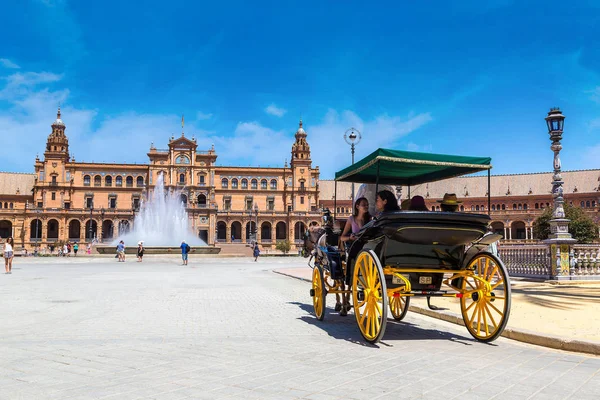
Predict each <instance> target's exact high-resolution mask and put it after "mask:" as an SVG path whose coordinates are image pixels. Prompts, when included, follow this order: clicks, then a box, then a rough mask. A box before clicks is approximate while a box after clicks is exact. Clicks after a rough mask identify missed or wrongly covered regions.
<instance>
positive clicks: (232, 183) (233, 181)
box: [231, 178, 238, 189]
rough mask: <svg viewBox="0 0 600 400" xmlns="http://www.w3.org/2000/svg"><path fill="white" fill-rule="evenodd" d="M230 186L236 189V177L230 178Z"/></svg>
mask: <svg viewBox="0 0 600 400" xmlns="http://www.w3.org/2000/svg"><path fill="white" fill-rule="evenodd" d="M231 188H232V189H237V188H238V180H237V179H236V178H233V179H232V180H231Z"/></svg>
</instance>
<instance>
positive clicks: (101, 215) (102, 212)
mask: <svg viewBox="0 0 600 400" xmlns="http://www.w3.org/2000/svg"><path fill="white" fill-rule="evenodd" d="M104 212H105V211H104V207H102V208H101V209H100V243H102V242H104Z"/></svg>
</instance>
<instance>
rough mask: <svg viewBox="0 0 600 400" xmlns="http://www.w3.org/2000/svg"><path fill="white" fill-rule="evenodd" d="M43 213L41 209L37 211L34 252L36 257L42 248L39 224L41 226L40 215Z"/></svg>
mask: <svg viewBox="0 0 600 400" xmlns="http://www.w3.org/2000/svg"><path fill="white" fill-rule="evenodd" d="M41 212H42V210H40V209H39V208H36V209H35V252H34V255H36V256H37V255H38V252H39V248H40V237H39V232H40V228H39V224H40V213H41Z"/></svg>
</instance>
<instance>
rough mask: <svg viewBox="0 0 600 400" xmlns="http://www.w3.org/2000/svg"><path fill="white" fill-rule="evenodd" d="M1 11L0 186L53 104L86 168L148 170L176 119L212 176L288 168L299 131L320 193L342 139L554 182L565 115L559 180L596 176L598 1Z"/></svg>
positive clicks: (109, 4)
mask: <svg viewBox="0 0 600 400" xmlns="http://www.w3.org/2000/svg"><path fill="white" fill-rule="evenodd" d="M194 3H197V4H194ZM455 3H456V4H455ZM482 3H485V4H482ZM140 4H141V3H140ZM3 14H4V15H8V16H10V18H5V19H4V20H3V23H2V24H1V25H0V35H1V37H2V38H3V41H2V45H1V46H0V136H1V138H2V139H1V143H2V144H1V148H2V154H3V157H2V159H1V160H0V170H3V171H22V172H29V171H32V169H33V161H34V159H35V155H36V153H39V154H40V155H41V154H42V153H43V150H44V144H45V140H46V137H47V135H48V134H49V133H50V124H51V123H52V121H53V120H54V118H55V113H56V107H57V105H58V104H59V103H60V104H61V106H62V110H63V120H64V121H65V123H66V125H67V135H68V137H69V140H70V148H71V152H72V153H73V154H74V156H75V158H76V159H77V160H78V161H96V162H101V161H103V162H112V161H116V162H125V161H126V162H130V163H133V162H138V163H140V162H142V163H143V162H146V161H147V156H146V153H147V150H148V148H149V146H150V143H151V142H154V143H155V145H156V147H158V148H166V147H167V142H168V139H169V137H170V136H171V135H173V134H174V135H176V136H179V135H180V134H181V126H180V120H181V115H182V114H185V120H186V127H185V131H186V135H187V136H191V135H194V136H195V137H196V138H197V140H198V144H199V147H200V148H201V149H208V148H209V147H210V146H211V145H212V144H214V145H215V149H216V151H217V154H218V156H219V158H218V162H219V164H221V165H241V166H245V165H263V166H266V165H270V166H281V165H283V162H284V160H285V159H286V158H287V159H288V160H289V155H290V149H291V145H292V143H293V134H294V132H295V130H296V128H297V126H298V120H299V118H300V116H301V117H302V119H303V121H304V127H305V129H306V131H307V133H308V141H309V144H310V145H311V149H312V153H313V160H314V162H313V163H314V164H315V165H319V166H320V168H321V171H322V173H321V177H322V178H323V179H327V178H331V177H332V176H333V173H334V172H335V171H336V170H339V169H342V168H344V167H345V166H347V165H348V164H349V162H350V149H349V147H348V146H347V145H346V144H345V142H344V141H343V134H344V131H345V130H346V129H348V128H349V127H351V126H354V127H356V128H358V129H359V130H360V131H361V132H362V133H363V140H362V141H361V143H360V144H359V145H358V146H357V157H361V156H364V155H367V154H369V153H370V152H372V151H373V150H374V149H376V148H377V147H389V148H396V149H404V150H413V151H428V152H436V153H450V154H461V155H481V156H490V157H492V162H493V164H494V170H493V172H494V173H495V174H500V173H524V172H537V171H548V170H550V169H551V168H552V153H551V151H550V149H549V146H550V140H549V139H548V135H547V130H546V129H545V123H544V117H545V116H546V113H547V111H548V110H549V109H550V107H554V106H559V107H561V109H562V110H563V113H564V114H565V115H566V117H567V119H566V121H565V135H564V140H563V151H562V153H561V158H562V162H563V169H569V170H571V169H586V168H600V158H599V155H600V135H599V133H600V50H599V49H600V47H598V45H597V40H598V38H599V37H600V3H599V2H594V1H574V2H571V3H570V4H569V6H568V7H567V6H565V3H564V2H553V1H544V2H535V1H528V2H519V1H509V0H487V1H485V2H481V1H460V2H447V1H445V2H442V1H439V2H438V1H427V2H409V1H394V2H391V1H390V2H387V1H381V2H365V1H337V0H319V1H302V2H300V1H255V2H247V1H246V2H244V1H221V2H215V1H211V2H204V1H198V2H189V1H180V0H171V1H168V2H165V1H154V0H148V1H145V2H144V5H143V7H142V6H141V5H139V4H137V2H127V1H118V2H117V1H112V0H105V1H102V2H91V1H72V0H22V1H19V2H9V4H5V5H3Z"/></svg>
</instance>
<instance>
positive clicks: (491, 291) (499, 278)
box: [460, 253, 510, 342]
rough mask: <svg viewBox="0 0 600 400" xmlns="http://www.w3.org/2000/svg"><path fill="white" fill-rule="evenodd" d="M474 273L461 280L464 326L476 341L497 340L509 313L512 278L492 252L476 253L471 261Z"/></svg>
mask: <svg viewBox="0 0 600 400" xmlns="http://www.w3.org/2000/svg"><path fill="white" fill-rule="evenodd" d="M468 269H471V270H473V274H472V275H469V276H466V277H465V278H463V279H462V285H461V286H462V289H463V291H464V292H465V293H468V294H469V295H465V296H463V297H462V298H461V299H460V309H461V312H462V316H463V320H464V321H465V326H466V327H467V329H468V330H469V333H470V334H471V335H472V336H473V337H474V338H475V339H477V340H479V341H482V342H491V341H493V340H495V339H496V338H497V337H498V336H500V334H501V333H502V331H504V328H505V327H506V323H507V322H508V316H509V315H510V278H509V276H508V272H507V270H506V267H505V266H504V264H502V261H500V260H499V259H498V258H497V257H496V256H494V255H492V254H490V253H480V254H477V255H476V256H475V257H474V258H473V259H472V260H471V262H469V264H468Z"/></svg>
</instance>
